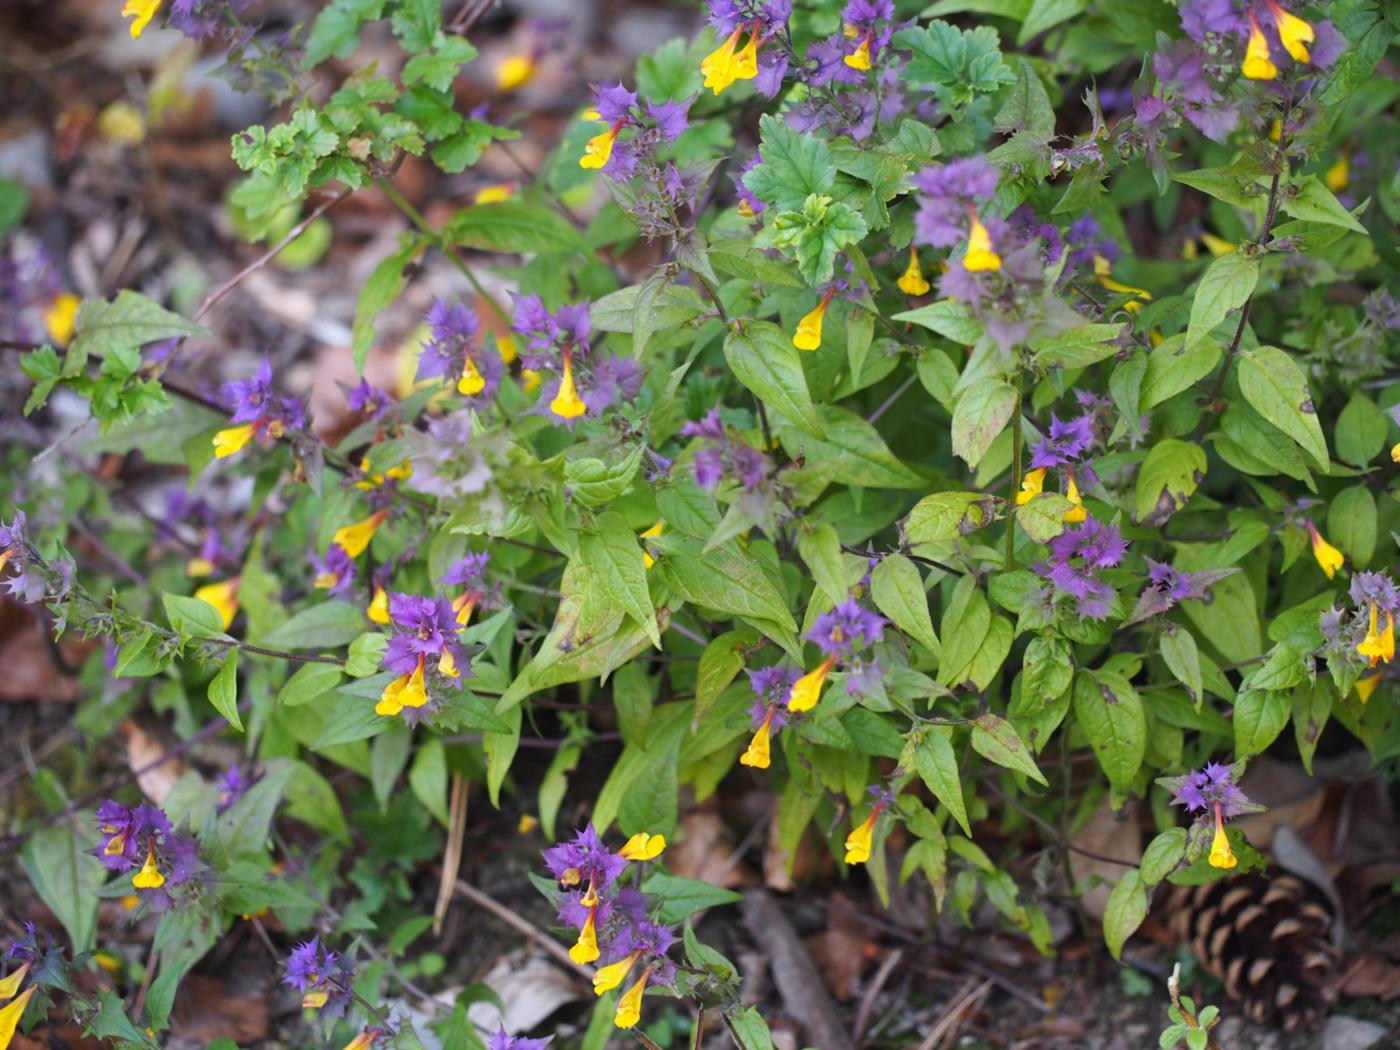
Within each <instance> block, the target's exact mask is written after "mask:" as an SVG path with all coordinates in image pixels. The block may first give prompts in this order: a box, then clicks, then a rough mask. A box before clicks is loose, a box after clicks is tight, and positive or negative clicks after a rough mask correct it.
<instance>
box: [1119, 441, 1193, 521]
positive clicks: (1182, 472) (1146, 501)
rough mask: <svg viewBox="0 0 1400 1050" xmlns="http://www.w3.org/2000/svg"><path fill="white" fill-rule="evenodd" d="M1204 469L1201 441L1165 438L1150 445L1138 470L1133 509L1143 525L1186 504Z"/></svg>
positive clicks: (1165, 517) (1167, 515) (1164, 518)
mask: <svg viewBox="0 0 1400 1050" xmlns="http://www.w3.org/2000/svg"><path fill="white" fill-rule="evenodd" d="M1205 473H1206V452H1205V449H1204V448H1202V447H1201V446H1200V445H1196V444H1192V443H1190V442H1187V441H1181V440H1179V439H1177V438H1167V439H1165V440H1164V441H1161V442H1158V443H1157V444H1156V445H1154V446H1152V451H1150V452H1149V453H1148V454H1147V459H1145V460H1144V461H1143V464H1142V467H1141V469H1140V470H1139V471H1138V478H1137V494H1136V497H1135V509H1136V511H1137V519H1138V521H1139V522H1140V523H1142V524H1144V525H1161V524H1163V523H1164V522H1166V520H1167V519H1168V518H1170V517H1171V516H1172V515H1173V514H1175V513H1176V512H1177V511H1179V510H1180V509H1181V508H1182V507H1184V506H1186V503H1187V501H1188V500H1190V498H1191V495H1192V493H1194V492H1195V491H1196V486H1197V485H1199V484H1200V482H1201V479H1202V478H1204V477H1205Z"/></svg>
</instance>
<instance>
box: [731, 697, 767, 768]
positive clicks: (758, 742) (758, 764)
mask: <svg viewBox="0 0 1400 1050" xmlns="http://www.w3.org/2000/svg"><path fill="white" fill-rule="evenodd" d="M773 711H774V705H773V704H769V705H768V710H767V712H766V713H765V714H764V716H763V721H762V722H760V723H759V724H758V729H756V730H755V731H754V734H753V739H752V740H750V741H749V746H748V750H746V751H745V752H744V753H743V754H742V755H740V756H739V765H741V766H750V767H752V768H753V769H767V768H768V767H769V766H770V765H772V762H773V757H772V744H771V741H772V736H773Z"/></svg>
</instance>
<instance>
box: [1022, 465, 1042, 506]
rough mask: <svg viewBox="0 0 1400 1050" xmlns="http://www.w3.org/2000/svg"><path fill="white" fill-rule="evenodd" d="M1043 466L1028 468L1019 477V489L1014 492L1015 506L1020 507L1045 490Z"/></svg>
mask: <svg viewBox="0 0 1400 1050" xmlns="http://www.w3.org/2000/svg"><path fill="white" fill-rule="evenodd" d="M1045 470H1046V468H1045V467H1036V468H1035V469H1034V470H1028V471H1026V473H1025V474H1024V475H1023V476H1022V478H1021V491H1020V492H1018V493H1016V506H1018V507H1022V506H1025V505H1026V504H1027V503H1029V502H1030V501H1031V500H1033V499H1035V498H1036V497H1037V496H1039V495H1040V494H1041V493H1042V492H1044V491H1045Z"/></svg>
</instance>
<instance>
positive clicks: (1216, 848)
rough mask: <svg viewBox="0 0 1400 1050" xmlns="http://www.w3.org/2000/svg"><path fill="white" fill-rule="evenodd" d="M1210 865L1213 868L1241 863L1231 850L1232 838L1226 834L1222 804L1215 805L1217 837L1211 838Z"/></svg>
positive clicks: (1228, 866)
mask: <svg viewBox="0 0 1400 1050" xmlns="http://www.w3.org/2000/svg"><path fill="white" fill-rule="evenodd" d="M1209 859H1210V866H1211V867H1212V868H1233V867H1234V866H1235V865H1237V864H1238V863H1239V860H1238V859H1237V858H1236V857H1235V854H1234V853H1233V852H1232V851H1231V850H1230V840H1229V839H1228V838H1227V837H1226V835H1225V821H1224V818H1222V817H1221V815H1220V804H1219V803H1216V806H1215V837H1214V838H1213V839H1211V840H1210V858H1209Z"/></svg>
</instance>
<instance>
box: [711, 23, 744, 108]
mask: <svg viewBox="0 0 1400 1050" xmlns="http://www.w3.org/2000/svg"><path fill="white" fill-rule="evenodd" d="M743 33H744V27H743V26H742V25H739V26H735V27H734V32H732V33H730V34H729V38H728V39H727V40H725V42H724V43H722V44H720V46H719V47H717V48H715V49H714V50H713V51H711V52H710V53H709V54H708V55H706V56H705V59H704V61H703V62H701V63H700V72H702V73H704V74H705V87H707V88H709V89H710V90H711V91H713V92H714V93H715V94H716V95H718V94H719V93H720V92H722V91H724V90H725V89H726V88H728V87H731V86H732V85H733V84H734V82H735V81H736V80H752V79H753V78H754V77H756V76H758V27H757V26H755V27H754V28H753V30H752V31H751V32H750V34H749V42H748V43H747V44H745V45H744V46H743V48H740V47H739V37H741V36H742V35H743Z"/></svg>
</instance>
